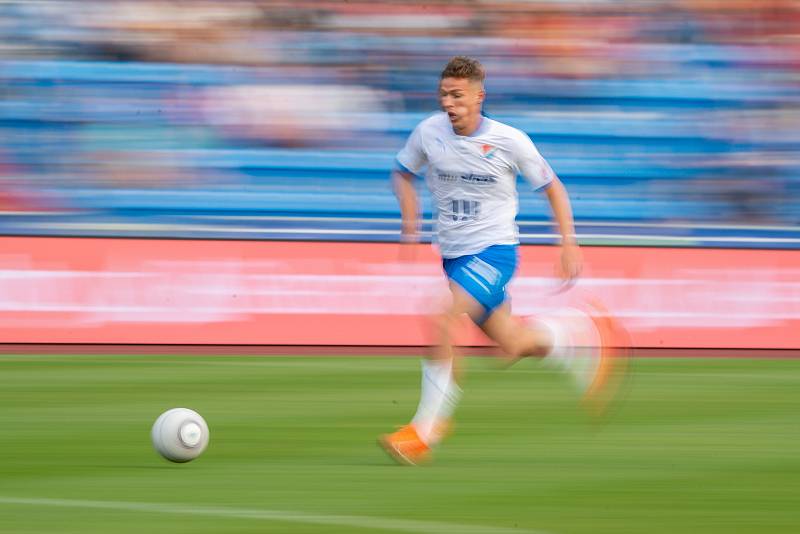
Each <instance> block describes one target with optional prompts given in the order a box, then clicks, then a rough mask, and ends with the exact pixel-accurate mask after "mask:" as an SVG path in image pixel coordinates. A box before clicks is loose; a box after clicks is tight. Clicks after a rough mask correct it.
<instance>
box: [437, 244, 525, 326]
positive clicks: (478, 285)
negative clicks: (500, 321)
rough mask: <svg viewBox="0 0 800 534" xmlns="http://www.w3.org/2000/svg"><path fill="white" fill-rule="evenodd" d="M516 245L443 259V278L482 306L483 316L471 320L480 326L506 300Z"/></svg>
mask: <svg viewBox="0 0 800 534" xmlns="http://www.w3.org/2000/svg"><path fill="white" fill-rule="evenodd" d="M517 261H518V254H517V245H494V246H491V247H489V248H487V249H484V250H482V251H481V252H478V253H477V254H468V255H466V256H459V257H458V258H452V259H444V260H442V265H443V266H444V271H445V273H447V278H449V279H450V280H452V281H453V282H455V283H457V284H458V285H459V286H461V288H462V289H464V291H466V292H467V293H468V294H469V295H470V296H471V297H472V298H474V299H475V300H476V301H478V303H479V304H480V305H481V306H483V310H484V313H483V316H482V317H479V318H475V317H473V319H474V320H475V322H476V323H478V324H481V323H483V322H484V321H485V320H486V319H488V318H489V315H491V314H492V312H493V311H494V310H495V309H496V308H497V307H498V306H500V305H501V304H502V303H503V302H505V300H506V285H507V284H508V282H509V281H510V280H511V277H512V276H514V272H515V271H516V270H517Z"/></svg>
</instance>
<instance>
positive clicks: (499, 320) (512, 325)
mask: <svg viewBox="0 0 800 534" xmlns="http://www.w3.org/2000/svg"><path fill="white" fill-rule="evenodd" d="M478 326H479V327H480V329H481V330H482V331H483V333H484V334H486V336H487V337H488V338H489V339H491V340H492V341H494V342H495V343H497V345H498V346H499V347H500V348H501V349H502V350H503V351H505V352H507V353H509V354H513V353H515V352H516V350H517V341H518V340H517V337H518V334H519V329H520V325H519V322H518V320H517V319H516V318H515V317H514V316H513V315H511V305H510V304H509V302H508V301H505V302H503V303H502V304H501V305H500V306H498V307H497V308H495V309H494V310H493V311H492V312H491V314H489V316H488V317H487V318H486V319H485V320H484V321H483V322H482V323H480V324H479V325H478Z"/></svg>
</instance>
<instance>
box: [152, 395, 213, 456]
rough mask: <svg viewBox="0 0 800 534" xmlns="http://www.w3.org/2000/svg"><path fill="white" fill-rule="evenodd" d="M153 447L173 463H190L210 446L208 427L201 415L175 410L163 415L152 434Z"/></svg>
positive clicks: (187, 410)
mask: <svg viewBox="0 0 800 534" xmlns="http://www.w3.org/2000/svg"><path fill="white" fill-rule="evenodd" d="M150 437H151V438H152V439H153V447H155V448H156V450H157V451H158V453H159V454H160V455H161V456H163V457H164V458H166V459H167V460H169V461H171V462H179V463H183V462H188V461H190V460H194V459H195V458H197V457H198V456H200V455H201V454H202V453H203V451H204V450H206V447H207V446H208V425H207V424H206V421H205V419H203V418H202V417H201V416H200V414H199V413H197V412H195V411H194V410H190V409H188V408H173V409H171V410H167V411H166V412H164V413H162V414H161V415H160V416H159V417H158V419H156V422H155V423H154V424H153V430H152V431H151V432H150Z"/></svg>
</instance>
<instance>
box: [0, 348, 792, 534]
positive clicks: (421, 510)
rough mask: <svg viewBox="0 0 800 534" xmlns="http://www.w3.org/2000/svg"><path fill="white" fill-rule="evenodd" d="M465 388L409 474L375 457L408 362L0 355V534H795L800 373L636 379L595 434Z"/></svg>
mask: <svg viewBox="0 0 800 534" xmlns="http://www.w3.org/2000/svg"><path fill="white" fill-rule="evenodd" d="M465 378H466V379H465V384H464V387H465V395H464V399H463V402H462V404H461V406H460V408H459V411H458V416H457V422H456V429H455V433H454V434H453V436H452V437H451V438H450V439H449V440H448V441H447V442H446V443H445V444H444V446H442V447H441V448H440V449H439V450H438V451H437V455H436V461H435V462H434V464H432V465H431V466H428V467H424V468H407V467H399V466H395V465H393V464H392V463H391V461H390V460H389V458H388V457H387V456H385V454H384V453H383V451H381V450H380V449H378V447H377V446H376V445H375V439H376V437H377V436H378V435H379V434H380V433H383V432H386V431H390V430H393V428H394V427H395V425H398V424H401V423H404V422H406V421H407V420H408V419H409V417H410V416H411V415H412V414H413V411H414V409H415V407H416V403H417V395H418V388H419V362H418V359H416V358H402V357H396V358H377V357H376V358H370V357H357V358H340V357H268V358H258V357H233V356H220V357H209V356H202V357H201V356H197V357H195V356H105V357H103V356H81V357H76V356H0V532H2V533H34V532H36V533H66V532H70V533H111V532H113V533H161V532H165V533H172V532H186V533H195V534H201V533H226V532H236V533H250V532H253V533H255V532H259V533H262V532H290V533H300V532H302V533H334V532H348V533H350V532H352V533H359V532H441V533H445V532H453V533H460V532H465V533H470V532H487V533H506V532H528V533H539V534H543V533H551V534H570V533H575V534H577V533H592V534H598V533H609V534H611V533H613V534H621V533H670V534H672V533H684V532H700V533H724V534H730V533H734V532H752V533H766V532H787V533H789V532H800V360H744V359H657V360H656V359H652V360H650V359H641V360H636V361H635V362H634V365H633V369H632V373H631V380H630V382H629V384H628V387H627V389H626V395H625V399H624V402H623V403H621V404H620V405H619V406H618V407H617V409H616V411H615V413H614V414H613V417H612V418H610V420H608V421H606V422H605V423H604V424H603V425H596V424H593V423H592V422H591V421H589V420H588V419H587V418H586V417H585V416H584V415H583V414H582V413H581V412H580V410H578V409H577V405H576V401H575V398H574V396H573V392H572V391H571V389H570V387H569V384H568V382H567V381H566V379H565V378H564V377H562V376H560V375H559V374H557V373H554V372H551V371H547V370H544V369H541V368H540V367H539V366H538V365H537V364H536V362H534V361H523V362H521V363H520V364H518V365H517V366H515V367H514V368H512V369H509V370H505V371H503V370H499V369H498V368H497V367H496V366H495V365H494V362H492V361H491V360H489V359H485V358H471V359H469V360H468V361H467V373H466V376H465ZM177 406H185V407H189V408H193V409H195V410H197V411H198V412H200V413H201V414H202V415H203V416H204V417H205V418H206V420H207V421H208V424H209V426H210V429H211V443H210V445H209V448H208V450H207V451H206V452H205V454H204V455H203V456H202V457H201V458H199V459H198V460H196V461H194V462H191V463H188V464H182V465H178V464H171V463H169V462H167V461H165V460H162V459H161V458H160V457H159V456H157V455H156V453H155V452H154V450H153V449H152V447H151V445H150V434H149V432H150V427H151V425H152V423H153V421H154V420H155V419H156V417H157V416H158V415H159V414H160V413H161V412H162V411H164V410H166V409H168V408H172V407H177Z"/></svg>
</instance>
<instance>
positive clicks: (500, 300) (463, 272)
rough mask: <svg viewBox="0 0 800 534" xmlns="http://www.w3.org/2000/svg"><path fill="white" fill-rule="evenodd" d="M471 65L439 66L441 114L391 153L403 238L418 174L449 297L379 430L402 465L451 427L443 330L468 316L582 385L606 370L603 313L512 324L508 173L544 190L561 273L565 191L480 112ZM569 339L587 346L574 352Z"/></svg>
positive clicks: (593, 386)
mask: <svg viewBox="0 0 800 534" xmlns="http://www.w3.org/2000/svg"><path fill="white" fill-rule="evenodd" d="M484 78H485V73H484V69H483V67H482V66H481V64H480V63H479V62H478V61H477V60H475V59H472V58H468V57H463V56H458V57H454V58H453V59H452V60H450V62H449V63H448V64H447V65H446V66H445V68H444V70H443V71H442V75H441V81H440V83H439V102H440V104H441V108H442V112H441V113H437V114H435V115H433V116H431V117H429V118H427V119H426V120H424V121H422V122H421V123H420V124H419V125H418V126H417V127H416V128H415V129H414V131H413V133H412V134H411V137H410V138H409V139H408V141H407V143H406V145H405V147H404V148H403V149H402V150H401V151H400V152H399V153H398V155H397V163H398V169H399V170H397V171H396V172H394V174H393V181H394V185H395V191H396V194H397V197H398V201H399V203H400V210H401V214H402V239H403V241H405V242H412V243H413V242H416V241H417V229H418V213H419V211H418V199H417V193H416V190H415V184H414V182H415V177H416V176H418V175H420V174H421V173H424V177H425V181H426V184H427V186H428V188H429V189H430V191H431V194H432V198H433V202H434V203H435V206H436V211H437V220H436V223H437V224H436V225H437V236H438V244H439V248H440V252H441V255H442V258H443V266H444V270H445V272H446V274H447V278H448V282H449V286H450V291H451V293H452V300H451V302H450V304H449V306H448V307H447V309H446V310H444V312H443V313H442V314H441V315H440V316H439V318H438V322H437V324H436V327H437V335H438V337H439V339H438V344H437V346H436V348H435V352H434V354H433V355H432V357H430V358H428V359H425V360H423V364H422V391H421V396H420V402H419V406H418V408H417V412H416V415H415V416H414V418H413V419H412V421H411V423H409V424H408V425H405V426H403V427H402V428H400V429H399V430H398V431H396V432H394V433H392V434H388V435H385V436H382V437H381V438H380V440H379V443H380V444H381V446H382V447H383V448H384V449H385V450H386V451H387V452H388V453H389V454H390V455H391V456H392V457H393V458H394V459H395V460H397V461H398V462H400V463H403V464H409V465H416V464H419V463H423V462H425V461H427V460H429V458H430V453H431V449H432V447H434V446H435V445H436V444H438V443H439V442H440V441H441V439H442V438H443V437H444V435H445V434H446V433H447V429H448V428H449V426H450V419H451V416H452V413H453V410H454V409H455V406H456V404H457V403H458V400H459V398H460V396H461V389H460V388H459V386H458V384H457V382H456V377H455V374H454V370H455V365H454V360H455V358H456V354H455V352H454V349H453V342H452V339H453V330H454V328H455V326H456V324H457V322H458V319H459V317H460V316H461V315H463V314H467V315H468V316H469V317H470V318H471V319H472V321H474V322H475V324H477V325H478V326H479V327H480V328H481V330H483V332H484V333H485V334H486V335H487V336H488V337H489V338H490V339H492V340H493V341H494V342H495V343H497V344H498V345H499V347H500V348H501V349H502V350H503V352H505V353H506V354H507V355H508V357H509V358H510V359H518V358H522V357H526V356H538V357H544V358H547V359H548V360H550V361H552V362H554V363H555V364H556V365H557V366H559V367H560V368H562V369H564V370H566V371H567V372H569V373H571V374H572V375H573V376H574V377H575V379H576V382H577V383H578V385H579V387H580V388H581V389H582V391H583V392H584V393H585V394H586V395H591V394H592V393H593V392H595V391H596V390H598V389H599V388H600V387H601V386H602V384H603V381H604V379H605V374H606V373H607V370H608V365H607V364H606V363H607V362H604V361H603V360H604V359H607V358H606V357H605V356H606V352H605V350H603V346H604V345H606V344H608V343H609V342H610V341H609V340H608V339H607V338H606V335H605V331H606V330H608V329H606V328H604V326H603V324H602V319H601V318H600V317H599V316H595V315H594V314H588V313H585V312H582V311H579V310H577V309H569V310H563V311H562V312H559V313H558V314H554V315H553V316H551V317H546V318H545V317H541V318H537V319H536V320H535V321H532V320H531V321H527V322H521V321H518V320H516V319H515V318H514V317H513V316H512V315H511V309H510V305H509V303H508V302H507V300H506V285H507V284H508V283H509V281H510V280H511V278H512V276H513V275H514V272H515V270H516V267H517V257H518V256H517V245H518V243H519V239H518V229H517V225H516V222H515V219H516V216H517V211H518V198H517V190H516V177H517V175H522V176H523V177H524V178H525V179H526V180H527V181H528V182H530V183H531V185H532V186H533V187H534V188H536V189H544V192H545V194H546V196H547V199H548V201H549V203H550V206H551V209H552V212H553V215H554V218H555V221H556V223H557V225H558V230H559V233H560V235H561V258H560V262H559V272H560V276H561V277H562V278H563V279H564V280H565V281H566V282H569V281H570V280H572V279H574V278H575V277H577V276H578V275H579V274H580V272H581V266H582V258H581V252H580V249H579V248H578V244H577V243H576V241H575V230H574V223H573V218H572V210H571V208H570V202H569V197H568V196H567V192H566V189H565V188H564V186H563V185H562V183H561V181H560V180H559V179H558V178H557V177H556V175H555V173H554V172H553V170H552V169H551V168H550V166H549V165H548V164H547V162H546V161H545V160H544V158H542V156H541V155H540V154H539V152H538V151H537V150H536V147H535V146H534V144H533V142H531V140H530V138H529V137H528V136H527V135H526V134H525V133H523V132H521V131H519V130H517V129H515V128H512V127H511V126H508V125H506V124H503V123H500V122H498V121H495V120H492V119H489V118H488V117H485V116H483V115H482V113H481V108H482V104H483V101H484V98H485V96H486V93H485V91H484V87H483V81H484ZM576 347H594V348H593V349H592V348H590V349H587V350H588V351H589V352H588V357H587V354H586V351H584V352H583V353H582V354H581V355H580V356H579V355H578V354H577V351H576Z"/></svg>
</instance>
